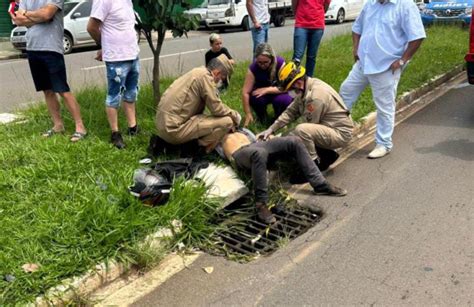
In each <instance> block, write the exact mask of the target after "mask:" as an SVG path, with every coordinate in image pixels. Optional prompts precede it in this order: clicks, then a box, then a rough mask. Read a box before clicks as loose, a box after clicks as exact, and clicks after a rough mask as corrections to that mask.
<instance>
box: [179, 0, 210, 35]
mask: <svg viewBox="0 0 474 307" xmlns="http://www.w3.org/2000/svg"><path fill="white" fill-rule="evenodd" d="M183 14H184V15H186V16H195V17H196V18H197V19H198V20H199V27H200V28H201V27H203V28H207V25H206V16H207V0H204V2H203V3H201V4H200V5H199V6H198V7H195V8H192V9H190V10H186V11H184V12H183Z"/></svg>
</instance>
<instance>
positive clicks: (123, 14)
mask: <svg viewBox="0 0 474 307" xmlns="http://www.w3.org/2000/svg"><path fill="white" fill-rule="evenodd" d="M87 31H88V32H89V34H90V35H91V37H92V38H93V39H94V40H95V41H96V43H97V44H98V45H99V46H101V50H99V51H98V54H97V58H96V59H97V60H99V61H102V60H104V61H105V66H106V69H107V83H108V89H107V98H106V100H105V105H106V112H107V119H108V121H109V125H110V128H111V130H112V135H111V142H112V144H113V145H114V146H115V147H117V148H118V149H122V148H124V147H125V143H124V142H123V139H122V135H121V133H120V131H119V127H118V112H117V111H118V109H119V107H120V104H121V102H122V101H123V102H124V104H123V108H124V110H125V115H126V117H127V122H128V134H129V135H130V136H134V135H136V134H137V133H138V126H137V120H136V115H135V102H136V100H137V95H138V81H139V74H140V62H139V60H138V53H139V52H140V48H139V47H138V42H137V37H136V32H135V12H134V10H133V4H132V1H131V0H121V1H117V0H94V2H92V12H91V17H90V19H89V23H88V25H87Z"/></svg>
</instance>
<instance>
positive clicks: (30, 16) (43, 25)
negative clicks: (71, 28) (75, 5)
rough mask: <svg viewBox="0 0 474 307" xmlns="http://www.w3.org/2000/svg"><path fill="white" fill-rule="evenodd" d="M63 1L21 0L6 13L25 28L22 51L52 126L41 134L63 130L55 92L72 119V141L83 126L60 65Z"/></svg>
mask: <svg viewBox="0 0 474 307" xmlns="http://www.w3.org/2000/svg"><path fill="white" fill-rule="evenodd" d="M63 5H64V0H23V1H21V2H20V8H19V10H18V11H17V12H16V14H10V16H11V18H12V20H13V22H14V23H15V24H16V25H18V26H26V27H28V32H27V35H26V54H27V56H28V63H29V65H30V70H31V75H32V77H33V81H34V84H35V88H36V90H37V91H38V92H39V91H42V92H43V93H44V98H45V101H46V106H47V107H48V111H49V114H50V115H51V118H52V120H53V127H52V128H51V129H49V130H48V131H46V132H45V133H44V134H43V136H45V137H51V136H53V135H54V134H56V133H63V132H64V122H63V120H62V118H61V113H60V108H61V106H60V104H59V100H58V96H57V94H59V95H60V96H61V97H62V98H63V99H64V104H65V105H66V107H67V109H68V110H69V112H70V113H71V115H72V118H73V120H74V122H75V125H76V127H75V132H74V134H73V135H72V137H71V141H72V142H77V141H79V140H82V139H83V138H84V137H85V136H86V134H87V131H86V128H85V127H84V124H83V122H82V118H81V111H80V107H79V104H78V103H77V100H76V98H75V97H74V95H73V94H72V93H71V90H70V88H69V85H68V83H67V75H66V66H65V64H64V47H63V35H64V23H63V18H64V14H63Z"/></svg>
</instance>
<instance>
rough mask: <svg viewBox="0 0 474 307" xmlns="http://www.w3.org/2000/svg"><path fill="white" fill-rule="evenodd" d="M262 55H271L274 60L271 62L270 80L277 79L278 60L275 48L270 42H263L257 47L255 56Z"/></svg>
mask: <svg viewBox="0 0 474 307" xmlns="http://www.w3.org/2000/svg"><path fill="white" fill-rule="evenodd" d="M260 55H264V56H267V57H269V58H270V59H271V60H272V63H271V64H270V67H269V68H270V81H272V82H273V81H275V79H276V74H277V71H276V66H277V61H276V55H275V51H274V50H273V48H272V46H270V44H268V43H261V44H260V45H258V46H257V48H255V58H257V57H258V56H260Z"/></svg>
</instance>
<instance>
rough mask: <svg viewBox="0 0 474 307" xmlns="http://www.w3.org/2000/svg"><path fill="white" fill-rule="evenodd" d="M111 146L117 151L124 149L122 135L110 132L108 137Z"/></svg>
mask: <svg viewBox="0 0 474 307" xmlns="http://www.w3.org/2000/svg"><path fill="white" fill-rule="evenodd" d="M110 140H111V142H112V144H113V145H114V146H115V147H117V148H118V149H124V148H125V143H124V142H123V139H122V135H121V134H120V132H118V131H112V136H111V137H110Z"/></svg>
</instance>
